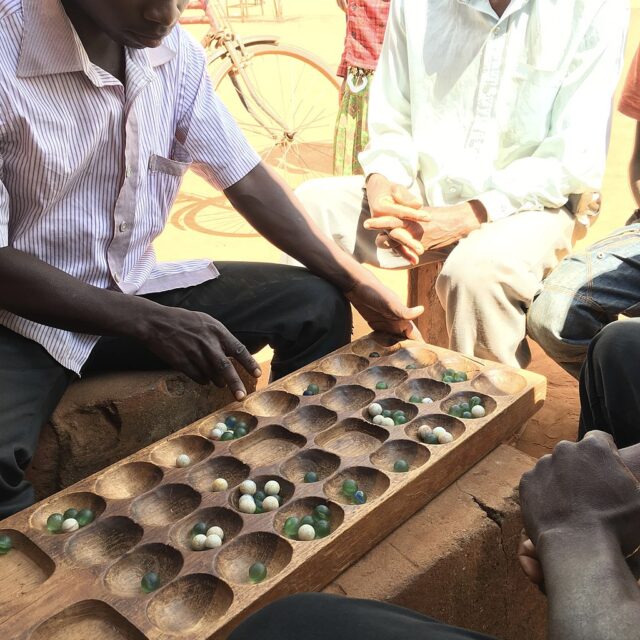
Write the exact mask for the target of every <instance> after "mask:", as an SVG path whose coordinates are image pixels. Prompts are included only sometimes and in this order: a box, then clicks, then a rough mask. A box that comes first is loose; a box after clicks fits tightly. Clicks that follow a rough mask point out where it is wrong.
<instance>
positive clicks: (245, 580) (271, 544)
mask: <svg viewBox="0 0 640 640" xmlns="http://www.w3.org/2000/svg"><path fill="white" fill-rule="evenodd" d="M292 555H293V549H292V547H291V544H290V543H289V542H287V541H286V540H285V539H284V538H281V537H280V536H278V535H276V534H275V533H269V532H267V531H256V532H255V533H248V534H246V535H243V536H240V537H239V538H236V539H235V540H234V541H233V542H232V543H231V544H230V545H228V546H227V547H225V548H223V549H221V551H220V553H219V554H218V557H217V559H216V563H215V566H216V571H217V573H218V574H219V575H220V576H222V577H223V578H224V579H225V580H227V581H229V582H231V583H233V584H250V583H251V580H250V578H249V568H250V567H251V565H253V564H254V563H256V562H261V563H262V564H264V565H265V566H266V568H267V577H266V579H265V582H266V581H267V580H270V579H271V578H274V577H275V576H277V575H278V574H279V573H280V572H281V571H282V570H283V569H284V568H286V566H287V565H288V564H289V562H291V556H292Z"/></svg>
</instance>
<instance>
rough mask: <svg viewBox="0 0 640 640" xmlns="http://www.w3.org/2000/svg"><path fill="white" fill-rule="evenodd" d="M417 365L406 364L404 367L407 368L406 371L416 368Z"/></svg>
mask: <svg viewBox="0 0 640 640" xmlns="http://www.w3.org/2000/svg"><path fill="white" fill-rule="evenodd" d="M417 368H418V365H417V364H408V365H407V366H406V367H405V369H407V370H408V371H411V370H413V369H417Z"/></svg>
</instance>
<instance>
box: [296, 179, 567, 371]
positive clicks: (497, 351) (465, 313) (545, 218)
mask: <svg viewBox="0 0 640 640" xmlns="http://www.w3.org/2000/svg"><path fill="white" fill-rule="evenodd" d="M363 186H364V179H363V177H362V176H349V177H340V178H325V179H321V180H312V181H309V182H306V183H305V184H303V185H301V186H300V187H299V188H298V190H297V191H296V193H297V195H298V197H299V198H300V200H301V201H302V203H303V204H304V206H305V207H306V209H307V211H308V213H309V214H310V215H311V217H312V218H313V219H314V220H315V222H316V224H317V225H318V226H319V227H320V228H321V229H322V230H323V231H324V233H326V234H327V236H329V237H331V238H333V240H334V241H335V242H336V243H337V244H338V245H339V246H340V247H341V248H342V249H343V250H344V251H346V252H348V253H350V254H352V255H354V254H355V255H356V257H357V258H358V259H360V260H361V261H363V262H367V263H370V264H373V265H375V266H382V267H383V268H409V264H408V262H407V261H406V260H404V259H402V258H399V257H397V256H394V255H393V254H392V252H390V251H387V250H380V249H378V250H376V248H375V245H374V244H373V240H374V238H375V234H374V233H368V234H367V233H365V234H364V235H363V233H362V230H360V233H358V227H359V225H360V218H361V209H362V196H363V192H362V188H363ZM575 226H576V221H575V217H574V216H573V214H571V213H570V212H568V211H567V210H566V209H553V210H545V211H524V212H520V213H516V214H514V215H512V216H509V217H508V218H504V219H502V220H498V221H497V222H491V223H487V224H483V225H482V226H481V227H480V228H479V229H477V230H475V231H473V232H472V233H471V234H470V235H469V236H467V237H466V238H464V239H462V240H461V241H460V242H458V243H457V245H455V247H454V248H453V249H452V250H451V251H450V252H449V253H448V254H446V253H442V252H432V253H429V252H427V253H426V254H425V255H424V256H422V260H421V263H423V264H424V263H427V262H433V261H441V260H443V259H444V265H443V268H442V272H441V274H440V277H439V278H438V280H437V282H436V291H437V294H438V298H439V299H440V302H441V303H442V306H443V308H444V310H445V312H446V317H447V330H448V332H449V346H450V348H451V349H453V350H454V351H458V352H460V353H463V354H466V355H470V356H473V355H475V356H477V357H480V358H488V359H491V360H497V361H499V362H503V363H505V364H507V365H510V366H513V367H526V366H527V365H528V364H529V362H530V360H531V354H530V351H529V347H528V345H527V342H526V313H527V309H528V308H529V306H530V304H531V302H532V301H533V299H534V298H535V296H536V295H537V294H538V293H539V292H540V290H541V285H542V281H543V279H544V278H545V277H546V276H547V275H548V274H549V273H550V272H551V270H552V269H553V268H554V267H555V266H556V265H557V264H558V262H559V261H560V260H561V259H562V258H563V257H564V256H565V255H566V254H567V253H569V252H570V251H571V246H572V238H573V233H574V230H575ZM284 261H285V262H286V263H288V264H298V263H296V262H295V261H293V260H292V259H291V258H289V257H288V256H285V257H284Z"/></svg>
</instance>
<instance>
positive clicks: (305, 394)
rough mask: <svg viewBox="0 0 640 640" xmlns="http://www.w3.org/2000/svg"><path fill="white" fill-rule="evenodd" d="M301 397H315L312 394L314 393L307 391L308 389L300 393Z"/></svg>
mask: <svg viewBox="0 0 640 640" xmlns="http://www.w3.org/2000/svg"><path fill="white" fill-rule="evenodd" d="M302 395H303V396H313V395H315V394H314V393H311V391H309V389H305V390H304V391H303V392H302Z"/></svg>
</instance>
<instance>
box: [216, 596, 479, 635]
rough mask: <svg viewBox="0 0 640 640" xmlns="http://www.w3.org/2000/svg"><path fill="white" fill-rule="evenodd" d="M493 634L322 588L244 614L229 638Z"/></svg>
mask: <svg viewBox="0 0 640 640" xmlns="http://www.w3.org/2000/svg"><path fill="white" fill-rule="evenodd" d="M257 638H260V640H301V639H304V640H490V638H489V636H485V635H481V634H479V633H475V632H473V631H467V630H465V629H458V628H456V627H450V626H448V625H445V624H442V623H439V622H437V621H435V620H432V619H430V618H427V617H425V616H422V615H420V614H418V613H415V612H414V611H410V610H409V609H403V608H401V607H395V606H393V605H390V604H386V603H384V602H375V601H372V600H356V599H352V598H343V597H341V596H333V595H328V594H323V593H304V594H299V595H295V596H290V597H289V598H284V599H282V600H278V601H277V602H274V603H273V604H270V605H268V606H267V607H265V608H264V609H261V610H260V611H258V612H257V613H255V614H254V615H252V616H251V617H250V618H249V619H247V620H245V622H243V623H242V624H241V625H240V626H239V627H238V628H237V629H236V630H235V631H234V632H233V633H232V634H231V635H230V636H229V640H256V639H257Z"/></svg>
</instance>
